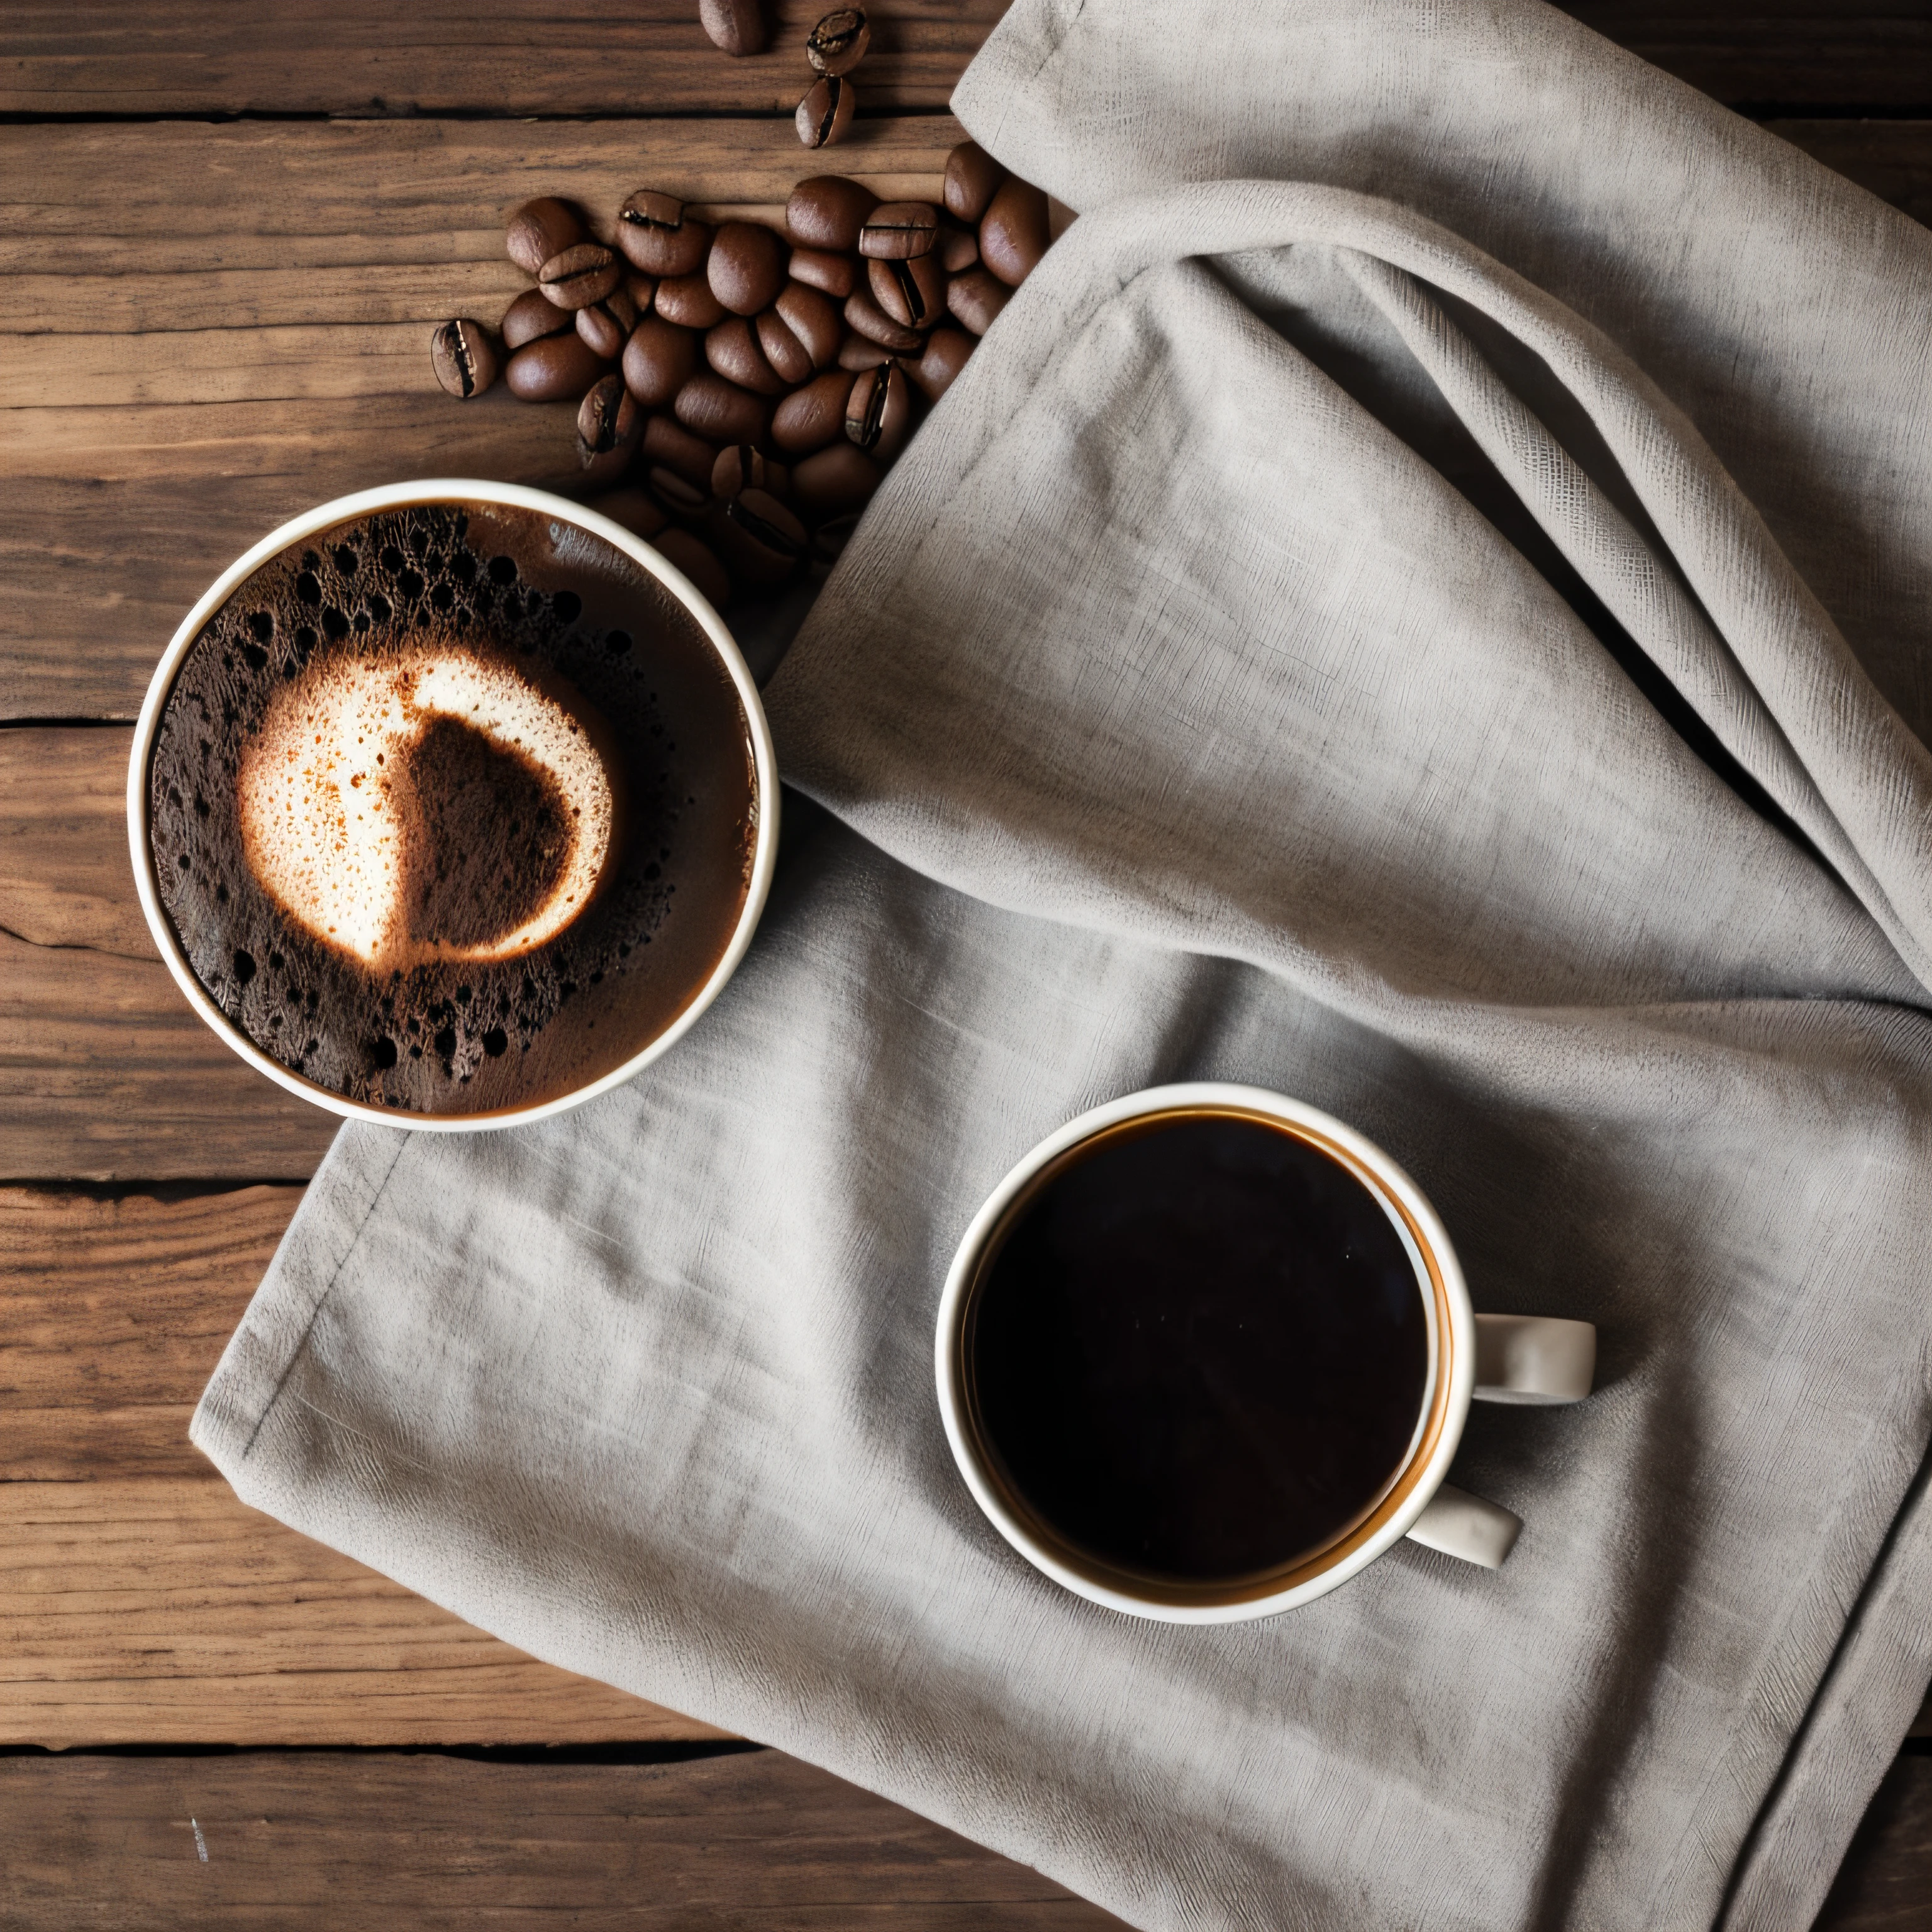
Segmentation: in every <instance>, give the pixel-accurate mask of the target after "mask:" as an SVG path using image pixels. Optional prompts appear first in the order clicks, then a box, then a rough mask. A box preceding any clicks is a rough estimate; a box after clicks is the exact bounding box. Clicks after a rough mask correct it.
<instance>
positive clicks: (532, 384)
mask: <svg viewBox="0 0 1932 1932" xmlns="http://www.w3.org/2000/svg"><path fill="white" fill-rule="evenodd" d="M603 373H604V365H603V364H602V362H600V361H599V360H598V356H597V353H596V351H595V350H593V349H592V347H590V345H589V343H587V342H586V341H584V339H583V337H582V336H580V335H578V334H577V332H576V330H575V329H572V330H571V331H570V332H569V333H568V335H540V336H538V338H537V339H536V341H534V342H526V343H525V344H523V347H522V348H520V349H519V350H517V353H515V355H514V356H511V358H510V359H509V361H508V362H506V363H505V364H504V365H503V380H504V381H505V383H507V384H508V386H509V390H510V393H511V395H513V396H520V397H521V398H522V399H523V401H525V402H526V403H562V402H574V401H576V400H577V398H578V397H579V396H580V395H583V392H584V391H585V390H586V389H589V386H591V384H592V383H594V382H595V381H596V380H597V379H598V377H599V376H601V375H602V374H603Z"/></svg>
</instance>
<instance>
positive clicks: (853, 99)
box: [795, 74, 859, 148]
mask: <svg viewBox="0 0 1932 1932" xmlns="http://www.w3.org/2000/svg"><path fill="white" fill-rule="evenodd" d="M858 104H859V97H858V95H856V93H855V92H853V88H852V83H850V81H849V80H838V79H837V78H835V77H834V76H832V75H831V74H827V75H826V77H825V78H824V79H823V80H820V81H817V82H814V83H813V86H812V89H811V92H810V93H809V94H808V95H806V96H805V98H804V99H803V100H802V101H800V102H799V104H798V113H797V115H796V117H795V118H796V121H797V122H798V138H799V139H800V140H801V141H802V142H804V143H805V145H806V146H807V147H808V148H829V147H830V146H831V145H832V144H833V142H836V141H842V140H844V138H845V130H846V129H847V127H850V126H851V124H852V112H853V109H854V108H856V107H857V106H858Z"/></svg>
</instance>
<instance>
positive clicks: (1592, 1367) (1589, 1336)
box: [1409, 1315, 1597, 1570]
mask: <svg viewBox="0 0 1932 1932" xmlns="http://www.w3.org/2000/svg"><path fill="white" fill-rule="evenodd" d="M1596 1372H1597V1330H1596V1326H1595V1323H1593V1322H1566V1321H1564V1320H1562V1319H1559V1318H1558V1317H1556V1316H1541V1315H1479V1316H1477V1317H1476V1386H1475V1389H1474V1390H1473V1391H1472V1394H1473V1395H1474V1396H1475V1400H1477V1401H1478V1402H1508V1403H1525V1404H1531V1403H1535V1404H1542V1405H1548V1404H1551V1403H1565V1402H1581V1401H1582V1400H1583V1398H1584V1397H1586V1395H1588V1394H1589V1393H1590V1385H1591V1383H1592V1381H1593V1380H1594V1379H1595V1376H1596ZM1522 1529H1523V1519H1522V1518H1521V1517H1519V1516H1516V1515H1514V1514H1511V1512H1510V1511H1508V1510H1506V1509H1502V1508H1499V1507H1498V1505H1496V1504H1495V1503H1486V1502H1484V1500H1483V1499H1482V1498H1481V1496H1471V1495H1470V1494H1469V1492H1468V1491H1467V1490H1459V1489H1457V1488H1456V1487H1454V1485H1453V1484H1448V1483H1445V1484H1442V1487H1440V1488H1439V1490H1437V1491H1436V1493H1435V1495H1434V1496H1432V1497H1430V1499H1429V1505H1428V1507H1427V1508H1426V1509H1424V1511H1423V1512H1422V1514H1421V1515H1420V1516H1419V1517H1417V1518H1416V1520H1415V1522H1414V1523H1412V1524H1411V1525H1410V1526H1409V1537H1410V1538H1411V1540H1412V1541H1414V1542H1417V1543H1419V1544H1422V1545H1423V1546H1424V1547H1425V1548H1426V1549H1430V1550H1440V1551H1441V1552H1442V1554H1443V1555H1444V1556H1458V1557H1460V1558H1461V1559H1462V1560H1463V1562H1465V1563H1476V1564H1480V1565H1481V1566H1482V1568H1484V1569H1485V1570H1500V1569H1501V1568H1502V1566H1503V1560H1504V1559H1505V1557H1507V1556H1508V1555H1509V1553H1510V1551H1511V1549H1512V1548H1513V1547H1514V1545H1515V1543H1516V1540H1517V1536H1518V1535H1520V1533H1521V1532H1522Z"/></svg>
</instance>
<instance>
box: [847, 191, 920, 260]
mask: <svg viewBox="0 0 1932 1932" xmlns="http://www.w3.org/2000/svg"><path fill="white" fill-rule="evenodd" d="M938 239H939V211H938V208H935V207H933V206H932V205H931V204H930V203H929V202H923V201H887V202H880V205H878V206H877V208H874V209H873V211H871V214H868V215H867V216H866V217H865V226H863V227H862V228H861V229H859V254H862V255H863V256H864V257H866V259H867V260H869V261H899V262H903V261H906V260H910V258H911V257H913V256H915V255H925V254H930V253H931V252H932V245H933V244H934V242H936V241H938Z"/></svg>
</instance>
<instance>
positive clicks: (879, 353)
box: [838, 335, 892, 376]
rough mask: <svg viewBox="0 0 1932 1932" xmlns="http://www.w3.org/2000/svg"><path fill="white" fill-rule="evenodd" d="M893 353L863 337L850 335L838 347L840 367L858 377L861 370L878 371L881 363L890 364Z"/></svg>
mask: <svg viewBox="0 0 1932 1932" xmlns="http://www.w3.org/2000/svg"><path fill="white" fill-rule="evenodd" d="M891 360H892V351H891V350H889V349H885V348H882V347H880V345H879V344H877V343H876V342H873V341H868V339H867V338H865V337H864V336H862V335H848V336H847V337H846V338H845V340H844V341H843V342H841V343H840V344H839V345H838V366H839V368H841V369H849V370H850V371H851V372H852V373H853V375H855V376H856V374H858V373H859V371H860V370H861V369H876V368H877V367H878V366H879V365H880V363H881V362H890V361H891Z"/></svg>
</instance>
